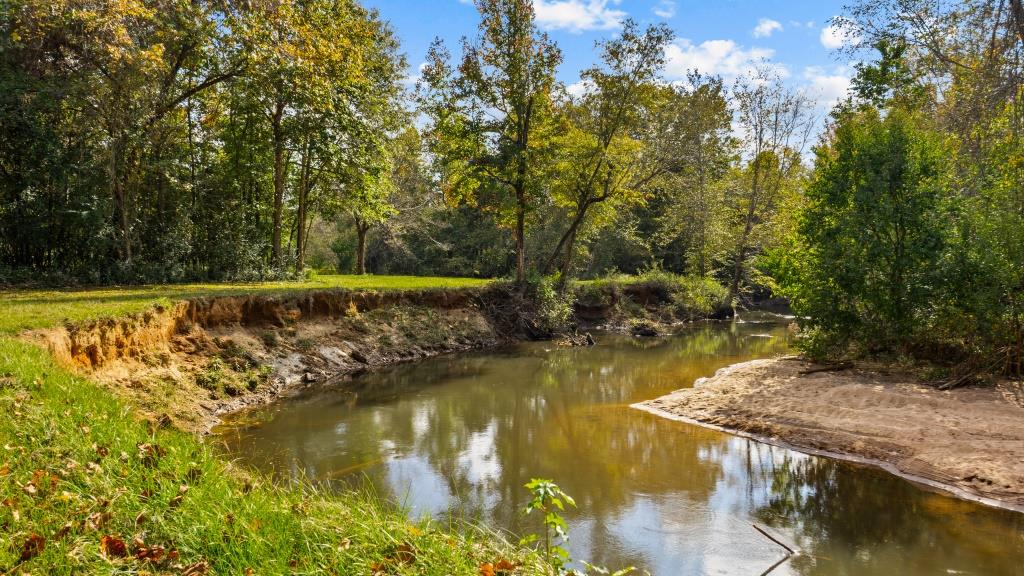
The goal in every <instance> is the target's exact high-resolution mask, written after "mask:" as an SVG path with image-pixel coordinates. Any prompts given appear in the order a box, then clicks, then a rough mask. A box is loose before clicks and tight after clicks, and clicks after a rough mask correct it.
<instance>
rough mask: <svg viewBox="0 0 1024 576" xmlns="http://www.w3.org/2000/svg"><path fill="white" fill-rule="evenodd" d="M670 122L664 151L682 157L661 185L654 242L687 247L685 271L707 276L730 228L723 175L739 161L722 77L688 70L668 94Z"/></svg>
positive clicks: (719, 257) (671, 155)
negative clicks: (673, 133)
mask: <svg viewBox="0 0 1024 576" xmlns="http://www.w3.org/2000/svg"><path fill="white" fill-rule="evenodd" d="M668 98H669V103H668V104H667V105H666V114H668V115H669V125H670V126H675V127H676V129H677V130H678V131H679V132H680V134H678V135H677V136H676V137H674V138H667V139H665V145H666V149H665V150H663V151H662V152H661V155H663V156H667V157H674V158H677V159H679V161H678V162H677V163H676V164H675V166H673V169H672V170H671V171H670V173H669V175H668V177H667V178H665V179H663V181H662V182H661V185H660V190H659V192H658V193H659V194H660V196H662V197H663V199H662V201H661V203H660V206H661V212H660V213H659V214H658V215H657V216H656V241H657V242H658V243H659V244H662V245H672V246H675V247H676V248H678V249H681V250H682V251H683V254H681V256H682V257H683V258H684V259H685V262H686V266H687V271H688V272H690V273H693V274H696V275H698V276H707V275H709V274H711V272H712V271H713V270H714V268H715V266H716V263H717V261H718V260H720V259H721V257H722V254H721V251H722V250H723V248H724V246H723V245H724V243H725V242H724V240H725V235H726V227H727V222H726V218H727V214H728V211H727V210H725V199H724V195H723V192H724V190H723V189H724V186H723V179H724V177H725V176H726V174H727V173H728V171H729V169H730V167H731V164H732V163H733V161H734V160H735V159H736V158H735V156H736V142H735V139H734V138H733V137H732V136H731V135H730V133H729V132H730V130H731V128H732V112H731V111H730V109H729V102H728V99H727V98H726V94H725V90H724V87H723V84H722V80H721V79H720V78H714V77H705V76H701V75H699V74H696V73H694V74H690V76H689V78H688V79H687V82H686V83H685V84H683V85H679V86H675V87H673V88H672V89H671V93H670V94H669V96H668Z"/></svg>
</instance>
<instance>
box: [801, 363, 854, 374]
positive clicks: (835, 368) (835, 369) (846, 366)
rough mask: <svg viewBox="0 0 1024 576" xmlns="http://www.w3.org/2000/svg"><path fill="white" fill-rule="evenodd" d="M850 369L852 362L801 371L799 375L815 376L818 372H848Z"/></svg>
mask: <svg viewBox="0 0 1024 576" xmlns="http://www.w3.org/2000/svg"><path fill="white" fill-rule="evenodd" d="M850 368H853V362H842V363H840V364H833V365H832V366H824V367H822V368H810V369H808V370H801V371H800V375H801V376H806V375H808V374H817V373H818V372H840V371H842V370H849V369H850Z"/></svg>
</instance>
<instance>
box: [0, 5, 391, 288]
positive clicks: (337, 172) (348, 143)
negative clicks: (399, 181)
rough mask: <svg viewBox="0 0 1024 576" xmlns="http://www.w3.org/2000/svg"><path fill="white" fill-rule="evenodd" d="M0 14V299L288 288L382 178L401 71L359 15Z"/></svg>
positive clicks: (207, 8)
mask: <svg viewBox="0 0 1024 576" xmlns="http://www.w3.org/2000/svg"><path fill="white" fill-rule="evenodd" d="M2 10H3V15H4V18H3V21H4V35H3V40H2V42H3V46H2V49H0V86H2V90H0V94H2V96H0V132H2V133H3V134H4V137H3V138H2V139H0V157H2V158H3V164H4V166H3V170H2V174H3V176H2V177H0V282H2V281H5V280H7V281H12V282H17V281H21V280H22V279H37V278H39V277H40V276H46V277H48V278H50V279H52V281H54V282H61V281H63V282H64V283H67V282H68V281H69V280H76V281H78V282H86V283H92V284H100V283H137V282H140V281H151V282H173V281H182V280H186V279H213V280H249V281H251V280H265V279H273V278H286V277H288V276H289V275H290V273H291V272H290V268H291V267H292V265H294V266H295V267H298V268H301V263H302V260H303V257H304V255H305V250H306V249H305V246H306V239H307V236H306V234H305V232H306V231H307V229H308V224H309V223H310V222H311V221H312V218H313V216H314V215H322V216H331V215H332V214H333V212H334V211H335V210H336V209H337V198H339V197H346V198H349V199H350V204H352V205H359V203H360V198H359V197H358V194H355V193H354V192H358V191H359V190H361V189H362V187H361V182H362V181H363V179H364V178H366V177H368V175H369V176H373V175H375V174H379V173H381V172H382V171H385V172H386V168H387V166H386V163H383V162H381V160H380V159H381V156H382V155H381V153H380V151H381V150H382V149H383V148H385V147H386V145H387V138H386V136H387V134H388V132H389V131H391V130H393V129H394V128H395V126H396V124H397V122H399V121H400V120H401V119H402V118H403V115H402V112H401V105H400V104H399V102H398V98H399V95H400V94H401V91H402V89H401V79H402V76H403V75H404V70H405V63H404V61H403V59H402V58H401V57H400V56H399V55H398V46H397V41H396V39H395V37H394V34H393V33H392V31H391V30H390V29H389V28H388V26H387V25H386V24H385V23H383V22H382V21H381V20H380V19H379V18H378V17H377V15H376V13H374V12H372V11H368V10H365V9H363V8H362V7H361V6H359V5H358V4H357V3H356V2H353V1H351V0H309V1H301V2H300V1H297V0H284V1H282V2H276V3H274V5H273V7H270V6H264V5H254V4H251V3H247V4H239V5H234V4H224V3H220V2H209V1H197V2H185V3H176V4H168V5H160V4H158V3H153V2H142V1H137V0H130V1H126V2H104V3H100V4H97V5H95V6H94V5H92V4H89V3H84V2H80V1H78V0H58V1H56V2H50V1H42V0H17V1H16V2H14V3H8V4H5V6H4V8H3V9H2ZM293 152H294V154H293ZM289 230H291V232H290V233H289ZM285 247H293V248H294V251H292V253H290V254H283V253H282V252H283V250H284V248H285ZM5 269H10V270H12V272H10V273H8V272H5ZM5 277H6V278H5Z"/></svg>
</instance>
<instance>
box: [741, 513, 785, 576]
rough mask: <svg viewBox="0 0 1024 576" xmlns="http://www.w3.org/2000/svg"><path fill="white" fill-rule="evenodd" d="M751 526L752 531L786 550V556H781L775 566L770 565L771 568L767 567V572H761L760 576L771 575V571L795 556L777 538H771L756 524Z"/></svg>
mask: <svg viewBox="0 0 1024 576" xmlns="http://www.w3.org/2000/svg"><path fill="white" fill-rule="evenodd" d="M751 526H753V527H754V530H757V531H758V532H760V533H761V534H762V535H763V536H764V537H765V538H767V539H769V540H771V541H772V542H775V543H776V544H778V545H779V546H782V547H783V548H785V549H786V555H785V556H783V557H782V558H780V559H779V561H778V562H776V563H775V564H772V565H771V566H769V567H768V569H767V570H765V571H764V572H761V576H767V574H769V573H771V571H772V570H775V569H776V568H778V567H779V566H781V565H782V563H783V562H785V561H786V560H789V559H790V558H792V557H793V555H794V554H796V551H795V550H793V549H792V548H790V547H789V546H786V545H785V544H783V543H782V542H781V541H780V540H779V539H778V538H776V537H774V536H772V535H771V534H769V533H768V532H766V531H765V530H764V529H762V528H761V527H760V526H758V525H757V524H751Z"/></svg>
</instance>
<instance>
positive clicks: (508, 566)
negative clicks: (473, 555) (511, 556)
mask: <svg viewBox="0 0 1024 576" xmlns="http://www.w3.org/2000/svg"><path fill="white" fill-rule="evenodd" d="M494 569H495V570H496V571H497V572H499V573H502V572H512V571H513V570H515V569H516V565H515V564H513V563H512V562H509V561H508V560H505V559H504V558H502V559H501V560H498V561H497V562H495V564H494Z"/></svg>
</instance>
